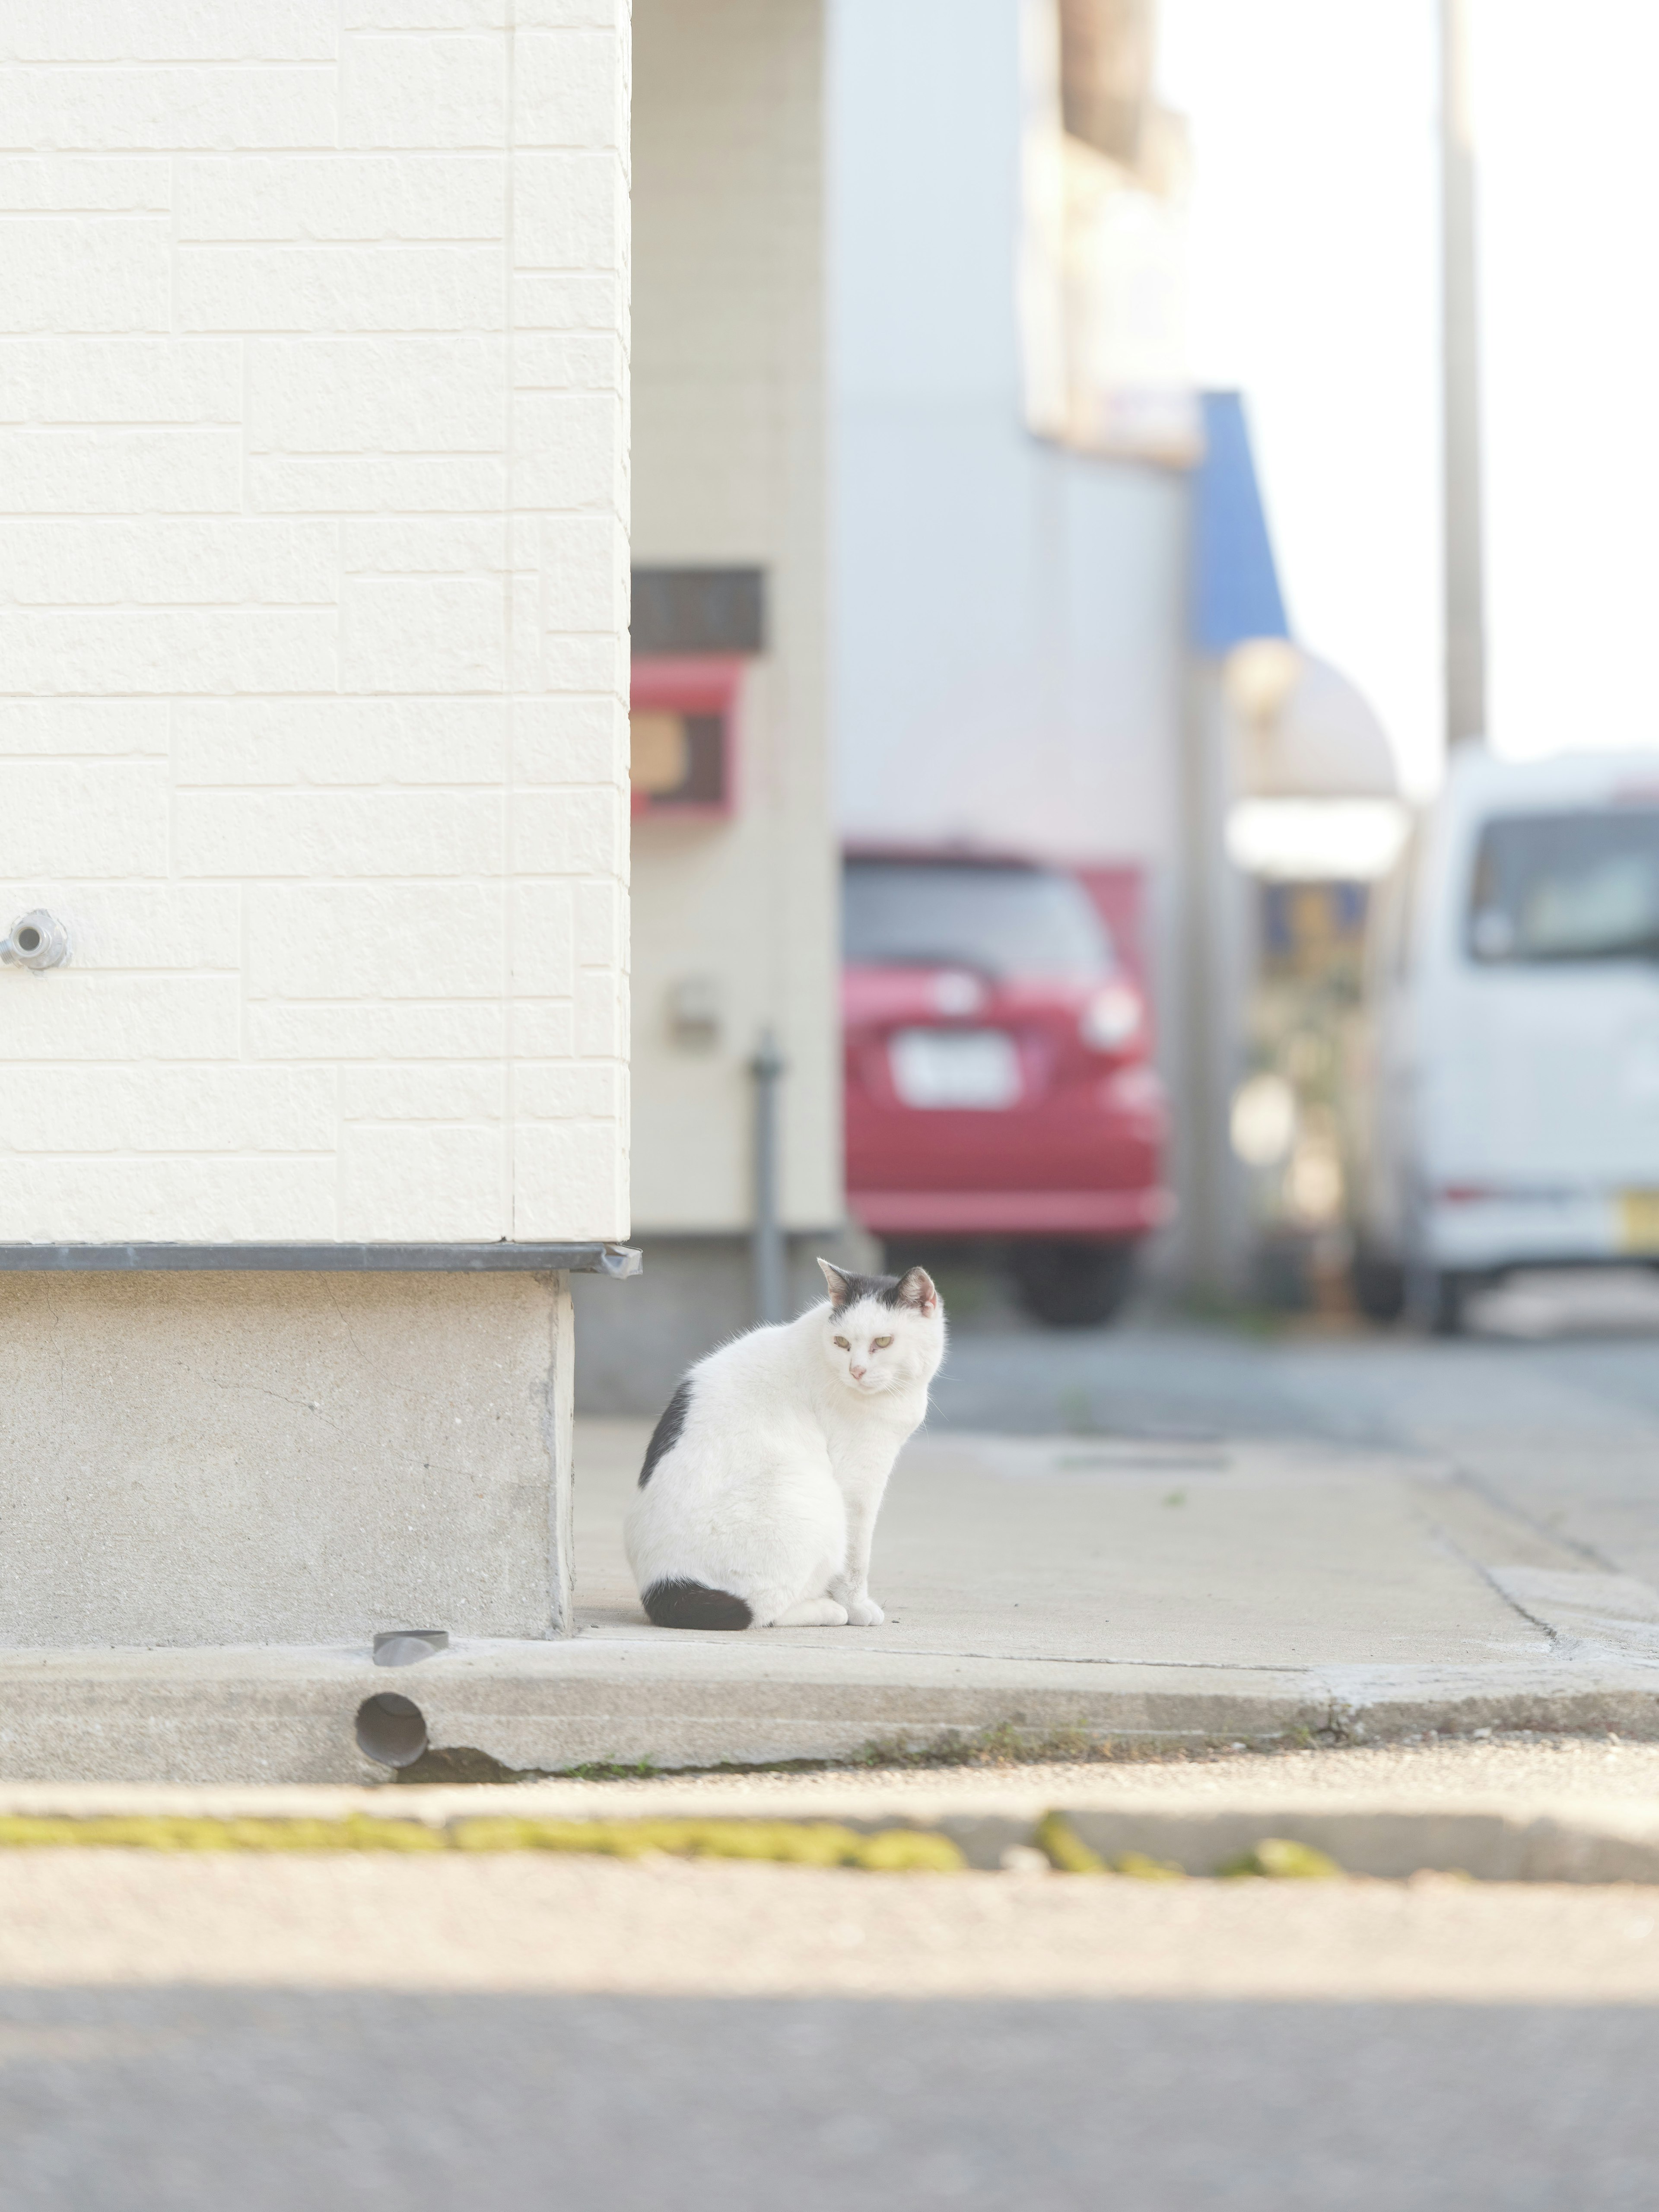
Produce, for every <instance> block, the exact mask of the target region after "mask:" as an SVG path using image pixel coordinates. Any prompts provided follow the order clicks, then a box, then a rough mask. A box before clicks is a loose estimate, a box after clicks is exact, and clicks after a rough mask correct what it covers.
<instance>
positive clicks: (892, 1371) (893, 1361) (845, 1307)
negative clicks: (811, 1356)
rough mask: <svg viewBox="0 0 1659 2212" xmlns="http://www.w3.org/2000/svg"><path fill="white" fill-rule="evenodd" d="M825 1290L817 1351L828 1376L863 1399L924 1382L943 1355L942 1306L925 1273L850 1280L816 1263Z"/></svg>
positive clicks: (824, 1263)
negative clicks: (826, 1303) (820, 1344)
mask: <svg viewBox="0 0 1659 2212" xmlns="http://www.w3.org/2000/svg"><path fill="white" fill-rule="evenodd" d="M818 1265H819V1267H822V1268H823V1279H824V1281H825V1282H826V1283H827V1284H828V1285H829V1308H828V1310H827V1311H826V1312H825V1314H824V1317H823V1351H824V1357H825V1358H826V1359H827V1360H828V1361H829V1368H830V1371H831V1373H832V1374H834V1376H836V1380H837V1381H838V1382H840V1383H842V1384H843V1385H844V1386H845V1387H846V1388H847V1389H848V1390H850V1391H853V1392H854V1394H855V1395H858V1396H860V1397H863V1398H876V1397H879V1396H880V1395H882V1394H883V1393H884V1391H888V1390H896V1389H903V1388H904V1387H905V1386H906V1385H908V1384H912V1383H926V1382H927V1381H928V1380H929V1379H930V1378H931V1376H933V1372H934V1370H935V1369H936V1368H937V1367H938V1365H939V1361H940V1359H941V1358H942V1357H943V1356H944V1352H945V1305H944V1302H943V1300H942V1299H941V1298H940V1297H939V1292H938V1291H937V1290H935V1289H934V1287H933V1279H932V1277H931V1276H930V1275H928V1273H927V1271H926V1269H925V1268H921V1267H912V1268H911V1269H910V1271H909V1273H908V1274H904V1275H853V1274H848V1273H847V1272H846V1270H845V1269H844V1268H841V1267H831V1266H830V1264H829V1261H827V1260H820V1261H818Z"/></svg>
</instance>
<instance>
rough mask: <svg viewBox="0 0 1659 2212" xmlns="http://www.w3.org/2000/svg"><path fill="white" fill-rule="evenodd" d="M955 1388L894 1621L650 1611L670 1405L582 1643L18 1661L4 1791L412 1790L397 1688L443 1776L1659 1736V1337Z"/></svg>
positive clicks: (1310, 1345)
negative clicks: (711, 1617) (660, 1454)
mask: <svg viewBox="0 0 1659 2212" xmlns="http://www.w3.org/2000/svg"><path fill="white" fill-rule="evenodd" d="M939 1401H940V1405H939V1415H938V1418H939V1421H940V1422H941V1424H943V1423H945V1422H947V1421H953V1422H957V1423H959V1424H960V1423H963V1417H964V1416H969V1417H971V1418H972V1419H975V1420H976V1421H978V1422H981V1423H982V1424H983V1426H981V1427H976V1428H973V1429H969V1428H968V1427H966V1426H965V1425H962V1426H958V1427H957V1428H956V1429H955V1430H952V1429H950V1428H946V1427H945V1426H943V1425H941V1426H940V1427H939V1428H938V1429H936V1430H933V1431H928V1432H927V1433H925V1434H924V1435H923V1436H921V1437H919V1438H918V1439H916V1441H915V1443H913V1444H912V1446H911V1447H910V1449H908V1451H907V1452H906V1453H905V1455H904V1456H903V1459H902V1462H901V1463H900V1466H899V1468H898V1470H897V1473H896V1477H895V1480H894V1483H893V1486H892V1489H891V1491H890V1496H889V1500H888V1504H887V1506H886V1509H885V1511H884V1515H883V1517H882V1522H881V1525H880V1528H879V1529H878V1536H877V1544H876V1554H875V1571H874V1583H875V1589H876V1591H877V1595H878V1596H879V1598H880V1599H881V1601H882V1602H883V1604H884V1606H885V1607H886V1608H887V1613H888V1616H889V1618H888V1621H887V1623H886V1625H885V1626H883V1627H881V1628H877V1629H790V1630H769V1631H766V1632H761V1633H758V1634H749V1635H739V1636H714V1635H695V1634H687V1633H683V1632H674V1631H671V1630H663V1629H656V1628H653V1627H652V1626H649V1624H648V1623H647V1621H646V1620H645V1619H644V1616H643V1614H642V1613H641V1610H640V1607H639V1604H638V1601H637V1598H636V1596H635V1592H634V1589H633V1586H632V1583H631V1582H630V1581H629V1576H628V1572H627V1569H626V1566H625V1564H624V1562H623V1554H622V1547H621V1530H622V1522H623V1512H624V1510H625V1508H626V1505H627V1502H628V1498H629V1494H630V1492H631V1491H632V1488H633V1485H634V1483H635V1478H636V1474H637V1471H638V1468H639V1465H640V1461H641V1456H642V1454H643V1450H644V1446H645V1440H646V1436H647V1424H646V1423H644V1422H642V1421H641V1422H603V1421H594V1420H590V1421H586V1422H584V1423H579V1424H578V1444H577V1483H576V1498H577V1571H578V1621H579V1632H578V1633H577V1634H576V1635H575V1636H574V1637H573V1638H569V1639H568V1640H566V1641H564V1642H562V1643H505V1642H503V1643H483V1642H473V1643H469V1642H460V1643H458V1644H456V1645H455V1647H454V1648H453V1649H452V1650H450V1651H449V1652H447V1653H446V1654H445V1655H444V1656H441V1657H440V1658H436V1659H433V1660H429V1661H428V1662H423V1663H422V1664H421V1665H419V1666H417V1667H414V1668H406V1669H403V1670H400V1671H398V1672H395V1673H392V1672H388V1671H386V1669H383V1668H375V1667H374V1666H373V1665H372V1664H371V1662H370V1655H369V1653H368V1650H367V1649H365V1648H362V1647H359V1648H355V1649H347V1648H342V1649H339V1650H333V1649H320V1648H314V1647H313V1648H306V1649H298V1648H295V1649H286V1648H272V1647H261V1648H250V1649H245V1650H222V1649H216V1648H203V1649H199V1650H111V1651H72V1650H51V1651H38V1650H13V1651H10V1652H5V1653H0V1780H15V1781H27V1780H39V1781H52V1782H58V1781H70V1780H83V1781H100V1780H101V1781H110V1782H119V1781H132V1782H157V1781H167V1780H172V1781H178V1782H202V1783H206V1782H214V1781H222V1782H267V1783H269V1782H287V1783H297V1782H327V1783H352V1782H360V1783H366V1782H370V1781H374V1780H377V1779H380V1780H384V1779H385V1778H386V1776H387V1772H388V1770H387V1769H386V1767H385V1766H383V1765H375V1764H374V1762H373V1761H372V1760H371V1759H368V1758H366V1757H365V1756H364V1755H363V1753H362V1750H361V1749H360V1747H359V1742H358V1739H357V1728H358V1723H359V1715H360V1711H361V1709H362V1706H363V1705H365V1703H366V1702H368V1701H370V1700H373V1699H378V1698H384V1697H386V1696H392V1697H394V1698H399V1699H406V1700H408V1701H409V1702H410V1704H411V1705H415V1706H416V1707H417V1708H418V1713H419V1721H418V1722H417V1723H415V1725H416V1728H417V1729H418V1728H419V1727H420V1726H422V1725H423V1727H424V1730H425V1738H426V1741H427V1744H428V1750H429V1751H430V1752H431V1753H444V1754H447V1757H446V1758H441V1759H436V1760H434V1759H430V1758H428V1759H427V1760H426V1761H425V1762H424V1763H423V1765H422V1767H421V1768H420V1769H419V1771H420V1772H421V1773H422V1775H423V1776H428V1777H431V1778H441V1777H442V1776H444V1775H446V1774H448V1775H453V1776H454V1777H455V1778H468V1779H477V1778H480V1777H484V1776H489V1775H490V1774H492V1773H494V1774H500V1773H502V1772H507V1773H520V1774H522V1773H526V1772H546V1771H562V1770H566V1769H568V1768H570V1767H573V1766H580V1765H624V1764H626V1765H634V1764H638V1763H640V1762H641V1761H644V1762H649V1763H650V1764H651V1765H653V1766H658V1767H686V1766H712V1765H720V1764H723V1763H732V1764H738V1765H771V1764H777V1763H780V1762H787V1761H791V1760H849V1759H860V1758H866V1759H867V1758H869V1757H870V1756H872V1753H874V1754H876V1755H878V1754H879V1753H882V1752H884V1751H885V1752H887V1753H891V1752H892V1751H893V1750H895V1749H896V1748H900V1747H902V1748H903V1749H906V1750H908V1751H912V1752H914V1751H916V1750H918V1749H922V1748H926V1747H935V1746H939V1745H940V1744H943V1743H947V1742H949V1741H952V1740H955V1739H958V1738H961V1737H963V1736H969V1737H973V1736H976V1735H986V1734H991V1735H994V1736H995V1737H996V1738H997V1739H998V1741H1000V1742H1001V1743H1003V1744H1004V1745H1005V1747H1006V1745H1007V1744H1009V1743H1011V1742H1012V1741H1013V1740H1014V1739H1016V1738H1017V1739H1018V1740H1019V1741H1020V1743H1021V1744H1022V1746H1023V1747H1024V1749H1025V1750H1026V1751H1027V1753H1030V1752H1033V1751H1039V1752H1040V1751H1043V1750H1045V1749H1046V1750H1047V1751H1048V1752H1049V1753H1056V1752H1057V1753H1061V1754H1062V1755H1063V1754H1066V1753H1068V1752H1072V1751H1075V1750H1076V1749H1077V1748H1078V1747H1079V1744H1080V1742H1081V1741H1082V1740H1084V1739H1087V1740H1090V1741H1092V1742H1095V1743H1097V1742H1098V1741H1100V1740H1102V1739H1104V1738H1110V1739H1112V1740H1114V1741H1115V1742H1116V1743H1117V1744H1118V1745H1119V1746H1120V1747H1134V1746H1139V1747H1141V1748H1146V1749H1152V1748H1156V1747H1158V1746H1160V1745H1168V1746H1172V1747H1175V1746H1182V1745H1193V1744H1201V1743H1220V1744H1227V1743H1231V1742H1237V1741H1248V1742H1272V1743H1280V1744H1282V1743H1285V1742H1297V1741H1319V1742H1324V1743H1329V1742H1331V1741H1359V1742H1364V1741H1373V1742H1375V1741H1386V1740H1389V1739H1398V1738H1409V1737H1412V1736H1414V1735H1419V1736H1420V1735H1425V1734H1427V1733H1429V1732H1431V1731H1433V1730H1437V1729H1438V1730H1449V1731H1452V1732H1455V1733H1472V1732H1473V1731H1474V1730H1475V1729H1481V1728H1497V1729H1515V1728H1521V1729H1542V1730H1546V1731H1549V1732H1552V1733H1559V1732H1562V1731H1571V1730H1574V1729H1609V1728H1610V1729H1617V1730H1618V1731H1620V1733H1621V1734H1623V1735H1628V1736H1636V1737H1652V1738H1659V1357H1656V1347H1655V1346H1654V1344H1653V1343H1652V1341H1651V1340H1646V1341H1637V1340H1626V1341H1625V1342H1622V1343H1621V1342H1619V1341H1617V1340H1599V1341H1595V1342H1579V1343H1572V1342H1560V1343H1557V1344H1553V1345H1549V1346H1522V1345H1520V1344H1513V1343H1512V1344H1501V1343H1496V1342H1492V1341H1487V1342H1486V1343H1481V1344H1470V1345H1460V1346H1445V1345H1431V1344H1425V1343H1423V1342H1421V1341H1413V1340H1410V1339H1407V1338H1404V1337H1396V1338H1393V1339H1376V1338H1372V1339H1369V1340H1368V1339H1349V1340H1339V1341H1317V1340H1305V1339H1304V1340H1301V1341H1297V1340H1285V1341H1281V1342H1279V1343H1270V1344H1261V1343H1250V1342H1247V1341H1245V1340H1243V1339H1242V1338H1239V1337H1237V1336H1229V1335H1225V1334H1221V1333H1219V1332H1215V1331H1201V1330H1197V1329H1192V1328H1186V1329H1178V1328H1136V1327H1133V1326H1132V1327H1129V1328H1123V1329H1120V1330H1115V1331H1110V1332H1098V1333H1091V1332H1078V1333H1076V1334H1074V1335H1071V1336H1066V1335H1063V1334H1056V1333H1051V1334H1048V1335H1046V1336H1042V1335H1035V1334H1024V1335H1019V1334H1015V1333H1012V1332H1011V1333H1006V1334H996V1333H985V1334H980V1335H977V1336H975V1334H973V1333H972V1332H971V1331H963V1333H962V1334H960V1335H959V1336H958V1338H957V1341H956V1343H955V1344H954V1346H953V1348H952V1354H951V1363H950V1366H949V1368H948V1370H947V1371H946V1374H945V1376H944V1377H943V1378H942V1380H941V1384H940V1388H939ZM1022 1425H1023V1426H1024V1429H1025V1430H1026V1431H1028V1433H1024V1434H1022V1433H1018V1432H1016V1433H1006V1432H1003V1431H1005V1430H1007V1429H1012V1430H1015V1431H1018V1429H1019V1428H1020V1427H1021V1426H1022ZM1066 1425H1070V1426H1071V1427H1072V1428H1073V1429H1075V1430H1077V1431H1084V1432H1083V1433H1077V1434H1072V1435H1063V1434H1055V1433H1053V1431H1055V1430H1057V1429H1059V1428H1061V1427H1064V1426H1066ZM1044 1429H1046V1430H1048V1431H1050V1433H1048V1434H1042V1433H1030V1432H1029V1431H1042V1430H1044ZM416 1625H419V1624H416ZM433 1625H435V1626H442V1625H443V1624H442V1623H441V1622H438V1623H435V1624H433Z"/></svg>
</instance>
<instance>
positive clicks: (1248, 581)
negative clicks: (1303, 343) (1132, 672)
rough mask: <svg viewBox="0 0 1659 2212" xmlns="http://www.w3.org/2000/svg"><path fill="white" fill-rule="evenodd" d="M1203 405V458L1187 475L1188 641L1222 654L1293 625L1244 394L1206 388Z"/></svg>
mask: <svg viewBox="0 0 1659 2212" xmlns="http://www.w3.org/2000/svg"><path fill="white" fill-rule="evenodd" d="M1203 407H1204V459H1203V460H1202V461H1201V462H1200V464H1199V466H1198V468H1197V469H1196V471H1194V478H1193V507H1194V522H1193V605H1192V623H1193V641H1194V644H1195V645H1196V646H1197V647H1198V649H1199V651H1200V653H1216V654H1220V653H1227V652H1230V651H1231V648H1232V647H1234V646H1236V645H1241V644H1243V641H1244V640H1245V639H1246V638H1250V637H1288V636H1289V635H1290V634H1291V632H1290V624H1289V623H1287V622H1286V620H1285V599H1284V595H1283V593H1282V592H1280V590H1279V571H1278V568H1276V567H1275V566H1274V562H1273V540H1272V538H1269V536H1268V535H1267V514H1266V512H1265V510H1264V509H1263V507H1262V504H1261V486H1260V485H1259V484H1258V483H1257V482H1256V477H1255V456H1254V455H1253V454H1252V453H1251V451H1250V428H1249V423H1248V422H1246V420H1245V418H1244V402H1243V396H1242V395H1241V394H1240V393H1238V392H1205V393H1204V394H1203Z"/></svg>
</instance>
